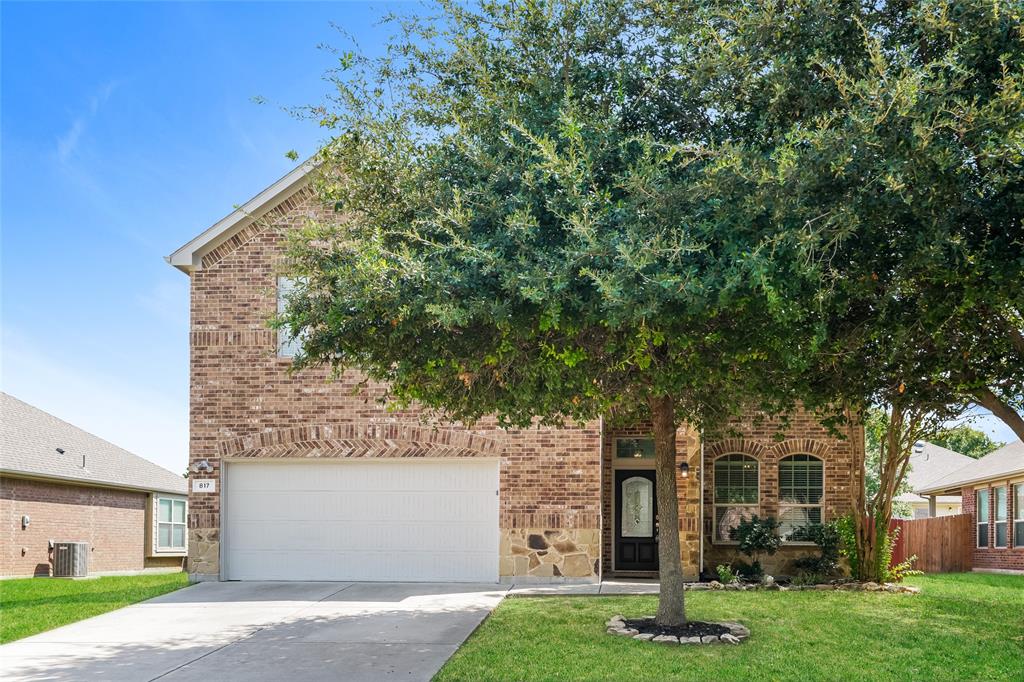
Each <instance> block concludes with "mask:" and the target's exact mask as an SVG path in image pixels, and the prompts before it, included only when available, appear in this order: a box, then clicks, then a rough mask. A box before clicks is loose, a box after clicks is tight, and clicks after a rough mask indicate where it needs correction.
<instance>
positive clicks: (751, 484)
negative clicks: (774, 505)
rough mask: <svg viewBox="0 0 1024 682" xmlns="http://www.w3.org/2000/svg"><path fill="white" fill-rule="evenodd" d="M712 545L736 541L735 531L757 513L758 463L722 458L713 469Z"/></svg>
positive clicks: (734, 456)
mask: <svg viewBox="0 0 1024 682" xmlns="http://www.w3.org/2000/svg"><path fill="white" fill-rule="evenodd" d="M713 471H714V474H713V475H714V479H715V481H714V482H715V487H714V494H715V499H714V504H715V529H714V538H715V540H716V541H731V540H735V539H736V527H737V526H739V525H740V522H741V521H742V520H743V519H745V518H746V519H749V518H750V517H752V516H754V515H755V514H757V513H758V500H759V499H760V492H759V491H760V488H759V483H760V481H759V480H758V463H757V460H756V459H754V458H753V457H749V456H747V455H740V454H732V455H723V456H722V457H719V458H718V459H716V460H715V465H714V469H713Z"/></svg>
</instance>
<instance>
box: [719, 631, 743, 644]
mask: <svg viewBox="0 0 1024 682" xmlns="http://www.w3.org/2000/svg"><path fill="white" fill-rule="evenodd" d="M718 639H719V640H721V641H722V642H725V643H726V644H739V643H740V638H739V637H737V636H735V635H730V634H729V633H728V632H727V633H725V634H724V635H719V636H718Z"/></svg>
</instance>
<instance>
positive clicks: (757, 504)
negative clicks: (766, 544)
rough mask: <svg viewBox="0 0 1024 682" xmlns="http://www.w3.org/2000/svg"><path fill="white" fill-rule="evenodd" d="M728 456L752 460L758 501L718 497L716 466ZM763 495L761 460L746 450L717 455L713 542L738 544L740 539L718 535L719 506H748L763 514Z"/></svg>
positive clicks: (713, 473) (713, 465)
mask: <svg viewBox="0 0 1024 682" xmlns="http://www.w3.org/2000/svg"><path fill="white" fill-rule="evenodd" d="M726 457H741V458H743V459H747V460H750V461H752V462H753V463H754V471H755V474H756V476H757V482H756V483H755V489H756V490H757V501H756V502H719V501H718V499H717V495H718V490H717V486H718V482H717V480H716V477H717V471H716V467H717V466H718V462H719V461H720V460H723V459H725V458H726ZM762 499H763V496H762V495H761V460H759V459H758V458H757V457H754V456H753V455H750V454H747V453H746V452H726V453H723V454H721V455H719V456H718V457H715V458H714V459H713V460H712V461H711V542H712V544H716V545H737V544H739V541H738V540H722V539H720V538H719V537H718V508H719V507H747V508H751V509H753V513H754V514H756V515H758V516H760V515H761V501H762Z"/></svg>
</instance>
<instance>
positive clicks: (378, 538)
mask: <svg viewBox="0 0 1024 682" xmlns="http://www.w3.org/2000/svg"><path fill="white" fill-rule="evenodd" d="M434 530H435V529H434V528H432V527H430V525H429V524H425V523H408V524H403V525H397V524H385V523H369V524H353V523H348V522H341V521H323V522H319V523H315V524H313V523H306V524H295V523H293V522H290V521H274V522H258V523H253V522H235V523H234V524H233V525H232V527H231V547H232V549H233V550H234V551H273V550H289V551H300V550H303V549H306V548H315V547H317V546H325V547H331V548H334V551H367V552H372V551H389V552H403V551H438V552H445V551H465V550H464V549H463V548H465V547H472V546H473V545H472V543H474V542H477V541H478V540H479V539H480V538H482V537H485V536H486V535H487V534H488V533H491V532H494V528H493V526H492V525H491V524H490V523H476V524H461V525H458V526H453V527H451V528H449V529H448V530H447V531H446V532H445V538H444V541H445V543H446V544H448V545H450V546H451V547H452V548H454V549H453V550H448V549H446V548H445V547H438V546H437V538H436V537H435V533H434Z"/></svg>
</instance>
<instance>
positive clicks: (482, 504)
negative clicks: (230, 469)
mask: <svg viewBox="0 0 1024 682" xmlns="http://www.w3.org/2000/svg"><path fill="white" fill-rule="evenodd" d="M494 492H495V491H494V490H490V491H488V492H483V493H473V492H468V493H461V494H460V493H454V492H452V491H433V492H415V493H409V492H394V491H360V492H356V493H351V492H344V493H337V492H333V493H332V492H324V491H309V492H303V491H288V492H282V491H277V492H263V491H259V492H244V491H238V490H235V489H234V488H232V489H231V503H230V504H229V511H228V514H229V517H230V518H231V519H261V520H267V521H307V520H312V519H333V520H339V521H350V522H353V523H355V522H368V521H406V520H409V518H408V516H407V510H408V509H409V508H410V507H411V508H415V509H416V512H417V514H416V518H415V519H414V520H416V521H438V522H440V521H448V522H451V523H460V522H463V521H466V520H467V519H470V518H472V515H473V514H476V513H479V511H480V509H481V508H486V507H487V506H488V505H489V503H491V502H492V498H494V497H495V494H494Z"/></svg>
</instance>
